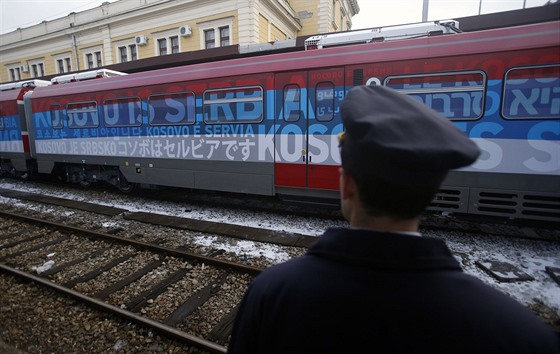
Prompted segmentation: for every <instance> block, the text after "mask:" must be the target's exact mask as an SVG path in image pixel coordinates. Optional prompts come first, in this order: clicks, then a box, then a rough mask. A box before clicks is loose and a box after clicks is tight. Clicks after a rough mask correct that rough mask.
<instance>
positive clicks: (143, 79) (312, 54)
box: [33, 21, 560, 98]
mask: <svg viewBox="0 0 560 354" xmlns="http://www.w3.org/2000/svg"><path fill="white" fill-rule="evenodd" d="M559 36H560V21H555V22H546V23H540V24H533V25H526V26H519V27H512V28H505V29H493V30H487V31H480V32H470V33H459V34H454V35H447V36H437V37H427V38H417V39H405V40H401V41H393V42H382V43H368V44H356V45H352V46H344V47H332V48H323V49H317V50H311V51H304V52H293V53H281V54H273V55H262V56H256V57H248V58H241V59H230V60H224V61H218V62H210V63H200V64H194V65H188V66H183V67H173V68H166V69H159V70H154V71H148V72H141V73H135V74H130V75H126V76H120V77H111V78H102V79H95V80H89V81H82V82H73V83H68V84H61V85H54V86H50V87H48V88H38V89H36V90H35V92H34V95H33V97H34V98H38V97H47V96H58V95H75V94H80V93H86V92H95V91H101V90H116V89H126V88H130V87H137V86H148V85H158V84H171V83H174V82H181V81H191V80H201V79H211V78H217V77H232V76H238V75H249V74H263V73H270V72H281V71H288V70H312V69H315V68H320V67H324V66H333V64H332V63H333V62H334V63H336V66H344V65H352V64H358V63H359V62H360V61H361V62H368V61H373V60H375V61H390V60H406V59H410V58H428V57H434V56H449V55H466V54H476V53H481V52H486V51H487V52H489V51H495V50H496V48H500V49H503V50H517V49H523V48H526V49H527V48H529V49H530V48H537V47H542V46H558V45H559V40H558V38H560V37H559ZM333 60H334V61H333ZM357 60H359V61H357Z"/></svg>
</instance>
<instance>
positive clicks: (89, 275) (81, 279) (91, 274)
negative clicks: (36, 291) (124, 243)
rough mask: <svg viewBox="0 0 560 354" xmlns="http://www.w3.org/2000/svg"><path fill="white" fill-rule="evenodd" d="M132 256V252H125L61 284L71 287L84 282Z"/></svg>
mask: <svg viewBox="0 0 560 354" xmlns="http://www.w3.org/2000/svg"><path fill="white" fill-rule="evenodd" d="M132 256H134V254H132V253H128V254H125V255H124V256H121V257H119V258H116V259H114V260H112V261H111V262H109V263H107V264H105V265H104V266H102V267H101V268H97V269H94V270H92V271H91V272H89V273H86V274H84V275H83V276H81V277H78V278H74V279H72V280H70V281H68V282H66V283H64V284H63V286H65V287H67V288H70V289H71V288H73V287H75V286H76V285H77V284H79V283H85V282H86V281H89V280H91V279H93V278H95V277H97V276H99V275H101V274H103V273H104V272H106V271H108V270H109V269H111V268H113V267H114V266H116V265H119V264H121V263H122V262H124V261H126V260H128V259H130V258H131V257H132Z"/></svg>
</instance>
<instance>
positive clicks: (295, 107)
mask: <svg viewBox="0 0 560 354" xmlns="http://www.w3.org/2000/svg"><path fill="white" fill-rule="evenodd" d="M282 99H283V102H284V104H283V106H282V112H283V113H282V115H283V117H284V120H285V121H286V122H297V121H298V120H299V118H300V117H301V88H300V87H299V85H296V84H289V85H286V86H284V97H283V98H282Z"/></svg>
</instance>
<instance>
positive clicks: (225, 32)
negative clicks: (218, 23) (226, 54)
mask: <svg viewBox="0 0 560 354" xmlns="http://www.w3.org/2000/svg"><path fill="white" fill-rule="evenodd" d="M228 45H229V26H225V27H220V47H225V46H228Z"/></svg>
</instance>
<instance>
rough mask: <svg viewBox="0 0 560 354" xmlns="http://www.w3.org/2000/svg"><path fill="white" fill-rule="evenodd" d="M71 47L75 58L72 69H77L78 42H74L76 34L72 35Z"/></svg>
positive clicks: (78, 67) (78, 66) (78, 63)
mask: <svg viewBox="0 0 560 354" xmlns="http://www.w3.org/2000/svg"><path fill="white" fill-rule="evenodd" d="M72 49H73V50H74V58H76V70H72V71H79V70H80V60H79V59H78V44H77V43H76V35H74V34H73V35H72Z"/></svg>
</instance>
